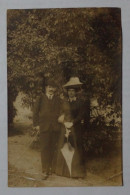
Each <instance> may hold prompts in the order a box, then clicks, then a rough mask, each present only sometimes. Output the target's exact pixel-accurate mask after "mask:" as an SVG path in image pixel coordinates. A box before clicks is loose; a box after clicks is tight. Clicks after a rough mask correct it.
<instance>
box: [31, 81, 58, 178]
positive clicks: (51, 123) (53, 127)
mask: <svg viewBox="0 0 130 195" xmlns="http://www.w3.org/2000/svg"><path fill="white" fill-rule="evenodd" d="M55 91H56V85H55V83H54V81H48V82H47V83H46V86H45V93H43V94H42V95H41V96H40V97H39V98H38V99H37V101H36V103H35V106H34V113H33V124H34V128H35V129H36V130H37V131H40V146H41V162H42V172H43V179H47V178H48V176H49V175H50V174H51V173H52V169H53V168H54V163H53V161H54V154H55V152H56V145H57V142H58V137H59V130H60V126H59V123H58V117H59V113H60V99H58V97H56V96H55Z"/></svg>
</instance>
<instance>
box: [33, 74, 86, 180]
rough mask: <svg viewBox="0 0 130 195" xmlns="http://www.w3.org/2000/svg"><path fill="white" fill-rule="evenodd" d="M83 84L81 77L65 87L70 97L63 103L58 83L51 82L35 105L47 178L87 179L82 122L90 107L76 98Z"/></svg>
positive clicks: (35, 123)
mask: <svg viewBox="0 0 130 195" xmlns="http://www.w3.org/2000/svg"><path fill="white" fill-rule="evenodd" d="M81 85H82V83H81V82H80V81H79V78H78V77H72V78H70V80H69V82H67V83H66V84H65V85H64V88H66V90H67V95H68V97H67V98H65V99H63V100H61V99H60V98H58V97H57V96H55V92H56V86H55V83H54V82H52V81H48V82H47V83H46V86H45V93H44V94H42V95H41V96H40V97H39V98H38V99H37V101H36V103H35V106H34V114H33V124H34V128H35V129H36V130H37V131H40V146H41V162H42V173H43V179H47V178H48V177H49V175H51V174H52V173H55V174H57V175H61V176H65V177H74V178H79V177H80V178H83V177H85V166H84V158H83V157H84V154H83V141H82V138H83V125H82V123H83V120H84V113H85V112H84V111H85V109H87V108H84V104H83V102H82V101H81V100H79V99H78V98H77V96H76V91H77V89H78V88H79V87H80V86H81Z"/></svg>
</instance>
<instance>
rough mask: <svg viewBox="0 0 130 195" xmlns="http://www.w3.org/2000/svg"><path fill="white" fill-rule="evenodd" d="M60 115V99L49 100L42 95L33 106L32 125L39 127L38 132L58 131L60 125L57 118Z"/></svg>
mask: <svg viewBox="0 0 130 195" xmlns="http://www.w3.org/2000/svg"><path fill="white" fill-rule="evenodd" d="M59 115H60V99H59V98H58V97H56V96H54V97H53V99H52V100H49V99H48V98H47V96H46V95H45V94H42V95H41V96H40V97H39V98H38V99H37V100H36V103H35V105H34V110H33V125H34V126H37V125H39V126H40V131H41V132H45V131H48V130H50V129H51V130H52V131H58V130H59V129H60V124H59V123H58V117H59Z"/></svg>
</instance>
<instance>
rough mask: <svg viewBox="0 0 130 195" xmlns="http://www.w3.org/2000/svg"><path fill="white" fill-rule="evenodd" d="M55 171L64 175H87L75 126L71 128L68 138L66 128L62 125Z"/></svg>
mask: <svg viewBox="0 0 130 195" xmlns="http://www.w3.org/2000/svg"><path fill="white" fill-rule="evenodd" d="M55 173H56V174H57V175H60V176H64V177H73V178H83V177H85V166H84V162H83V161H82V152H81V149H80V148H79V147H78V145H77V139H76V134H75V131H74V128H72V129H71V133H70V135H69V137H68V139H67V138H66V137H65V128H64V127H62V129H61V132H60V136H59V143H58V151H57V161H56V169H55Z"/></svg>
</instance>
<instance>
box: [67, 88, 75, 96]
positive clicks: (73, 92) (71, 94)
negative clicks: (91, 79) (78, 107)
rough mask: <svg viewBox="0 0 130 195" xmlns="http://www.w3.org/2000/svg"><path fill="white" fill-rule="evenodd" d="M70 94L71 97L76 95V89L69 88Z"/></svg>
mask: <svg viewBox="0 0 130 195" xmlns="http://www.w3.org/2000/svg"><path fill="white" fill-rule="evenodd" d="M68 96H69V98H73V97H75V96H76V91H75V89H68Z"/></svg>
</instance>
